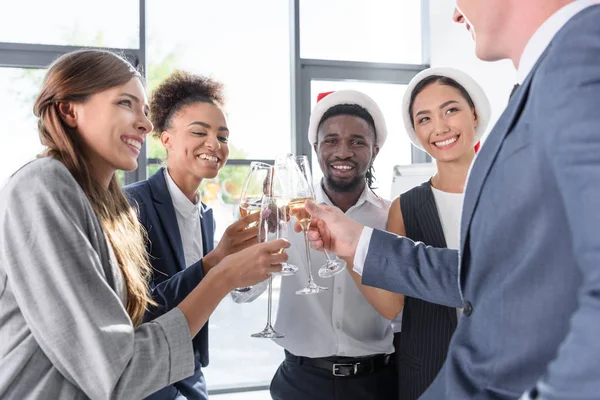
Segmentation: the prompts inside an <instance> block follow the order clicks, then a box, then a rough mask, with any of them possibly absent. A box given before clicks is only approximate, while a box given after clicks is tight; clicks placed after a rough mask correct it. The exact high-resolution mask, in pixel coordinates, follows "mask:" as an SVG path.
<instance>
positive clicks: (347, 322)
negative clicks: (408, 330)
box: [232, 185, 394, 358]
mask: <svg viewBox="0 0 600 400" xmlns="http://www.w3.org/2000/svg"><path fill="white" fill-rule="evenodd" d="M315 196H316V201H317V203H319V204H323V203H324V204H328V205H333V204H332V202H331V200H330V199H329V198H328V197H327V195H326V194H325V192H324V191H323V188H322V187H321V185H316V186H315ZM389 207H390V202H389V201H388V200H384V199H381V198H380V197H378V196H376V195H375V194H374V193H373V192H372V191H371V190H370V189H368V188H365V190H364V191H363V193H362V194H361V196H360V198H359V199H358V201H357V202H356V204H355V205H354V206H352V207H351V208H350V209H349V210H348V211H346V215H348V216H349V217H350V218H352V219H353V220H355V221H358V222H360V223H362V224H368V225H370V226H372V227H375V228H379V229H385V227H386V223H387V217H388V211H389ZM291 223H293V221H292V222H291ZM288 239H289V241H290V243H291V246H290V248H289V249H287V253H288V255H289V259H288V262H289V263H292V264H294V265H296V266H298V268H299V271H298V273H297V274H296V275H294V276H285V277H283V278H282V279H281V289H280V293H279V307H278V309H277V319H276V322H275V330H277V331H278V332H280V333H283V334H285V338H282V339H275V342H276V343H277V344H279V345H280V346H281V347H283V348H285V349H286V350H288V351H289V352H291V353H292V354H295V355H297V356H304V357H311V358H316V357H328V356H334V355H337V356H347V357H360V356H367V355H373V354H390V353H393V352H394V345H393V332H392V326H391V324H390V321H389V320H387V319H385V318H384V317H382V316H381V315H380V314H379V313H378V312H377V311H375V309H374V308H373V307H372V306H371V304H369V302H368V301H367V300H366V299H365V298H364V296H363V294H362V293H361V291H360V289H358V287H357V286H356V284H355V283H354V281H353V279H352V277H351V276H350V273H349V272H348V271H343V272H341V273H339V274H337V275H335V276H334V277H333V278H327V279H324V278H320V277H319V276H318V274H317V271H318V270H319V268H320V267H321V266H322V265H323V264H325V255H324V254H323V253H322V252H318V251H315V250H313V249H311V250H310V256H311V261H312V273H313V279H314V281H315V283H316V284H317V285H319V286H325V287H328V288H329V290H328V291H326V292H324V293H318V294H310V295H304V296H300V295H297V294H296V291H297V290H300V289H302V288H303V287H305V286H306V285H307V283H308V272H307V265H306V253H305V247H304V236H303V234H302V233H295V232H293V229H290V234H289V238H288ZM330 256H331V257H335V255H333V254H330ZM265 287H266V285H265V284H259V285H257V286H256V287H255V288H256V289H254V290H253V292H254V293H251V294H250V293H249V294H246V295H245V296H244V295H242V296H240V295H239V294H235V293H232V296H233V297H234V301H236V302H244V301H251V300H253V299H254V298H256V297H258V295H259V294H260V293H262V292H263V291H264V289H265Z"/></svg>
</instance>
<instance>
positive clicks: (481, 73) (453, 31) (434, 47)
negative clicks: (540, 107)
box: [423, 0, 516, 132]
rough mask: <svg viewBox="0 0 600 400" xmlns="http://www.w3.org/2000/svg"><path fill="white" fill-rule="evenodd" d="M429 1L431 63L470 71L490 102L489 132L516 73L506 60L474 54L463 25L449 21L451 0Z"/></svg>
mask: <svg viewBox="0 0 600 400" xmlns="http://www.w3.org/2000/svg"><path fill="white" fill-rule="evenodd" d="M423 1H429V14H430V42H431V66H433V67H438V66H449V67H455V68H459V69H462V70H463V71H465V72H467V73H469V74H470V75H471V76H472V77H473V78H474V79H475V80H476V81H477V82H479V84H480V85H481V86H482V87H483V89H484V91H485V92H486V94H487V95H488V97H489V99H490V103H491V104H492V122H491V123H490V125H489V126H488V132H489V130H490V129H491V128H492V127H493V124H494V123H495V121H496V120H497V119H498V117H499V116H500V114H501V113H502V111H504V108H505V106H506V103H507V102H508V96H509V94H510V91H511V89H512V87H513V85H514V84H515V83H516V73H515V69H514V67H513V65H512V63H511V62H510V61H508V60H504V61H499V62H493V63H490V62H484V61H481V60H479V59H478V58H477V57H475V45H474V43H473V40H472V39H471V35H470V33H468V32H467V30H466V29H465V27H464V25H461V24H456V23H454V22H453V21H452V12H453V10H454V4H455V2H454V1H453V0H423Z"/></svg>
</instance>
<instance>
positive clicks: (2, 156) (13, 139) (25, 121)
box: [0, 68, 45, 187]
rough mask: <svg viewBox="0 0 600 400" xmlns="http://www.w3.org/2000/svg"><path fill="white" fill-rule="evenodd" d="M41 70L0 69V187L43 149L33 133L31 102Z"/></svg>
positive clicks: (35, 133)
mask: <svg viewBox="0 0 600 400" xmlns="http://www.w3.org/2000/svg"><path fill="white" fill-rule="evenodd" d="M44 74H45V71H44V70H42V69H22V68H0V87H1V88H2V90H1V91H0V112H1V115H2V117H1V119H2V126H3V127H4V128H3V129H2V130H1V131H0V140H1V141H2V143H4V144H5V145H4V146H2V147H0V187H2V186H4V182H5V181H6V179H7V178H9V177H10V176H11V175H12V174H13V173H14V172H15V171H16V170H17V169H19V168H20V167H21V166H22V165H23V164H25V163H26V162H28V161H31V160H33V159H34V158H35V156H36V155H37V154H39V153H40V152H41V151H42V149H43V147H42V145H41V143H40V138H39V136H38V133H37V125H36V118H35V116H34V115H33V103H34V101H35V97H36V95H37V93H38V91H39V88H40V86H41V83H42V80H43V78H44Z"/></svg>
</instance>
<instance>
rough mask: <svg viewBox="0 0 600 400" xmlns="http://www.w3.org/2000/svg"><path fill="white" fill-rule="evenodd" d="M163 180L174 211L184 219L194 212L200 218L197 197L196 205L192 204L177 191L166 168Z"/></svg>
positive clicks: (177, 188) (179, 190) (177, 187)
mask: <svg viewBox="0 0 600 400" xmlns="http://www.w3.org/2000/svg"><path fill="white" fill-rule="evenodd" d="M165 180H166V181H167V187H168V189H169V194H170V195H171V200H172V201H173V206H174V207H175V210H176V211H177V212H178V213H179V214H181V215H182V216H183V217H184V218H188V217H189V216H190V215H192V213H193V212H194V211H196V212H198V214H200V216H201V217H202V213H201V212H199V211H200V210H199V206H200V204H201V203H200V202H199V201H198V195H196V203H192V202H191V201H190V199H188V198H187V196H186V195H185V194H184V193H183V192H182V191H181V189H179V186H177V184H176V183H175V181H174V180H173V178H171V175H170V174H169V171H168V170H167V168H165Z"/></svg>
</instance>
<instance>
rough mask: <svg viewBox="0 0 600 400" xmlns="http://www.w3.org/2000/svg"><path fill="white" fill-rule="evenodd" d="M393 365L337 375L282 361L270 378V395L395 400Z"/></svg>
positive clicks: (294, 399) (277, 398) (281, 399)
mask: <svg viewBox="0 0 600 400" xmlns="http://www.w3.org/2000/svg"><path fill="white" fill-rule="evenodd" d="M334 359H335V358H331V360H332V361H333V360H334ZM394 365H395V364H394V363H392V364H390V365H388V366H386V367H383V368H381V369H379V370H378V371H376V372H373V373H370V374H366V375H360V376H349V377H345V376H344V377H338V376H334V375H333V373H332V372H331V371H326V370H323V369H320V368H316V367H313V366H310V365H305V364H299V363H296V362H293V361H290V360H285V361H284V362H283V363H282V364H281V365H280V366H279V369H277V372H276V373H275V376H274V377H273V380H272V381H271V397H272V398H273V400H355V399H356V400H388V399H389V400H396V399H397V397H398V394H397V390H396V388H397V383H396V370H395V368H394Z"/></svg>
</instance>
